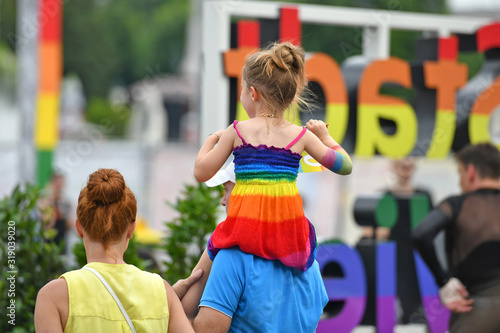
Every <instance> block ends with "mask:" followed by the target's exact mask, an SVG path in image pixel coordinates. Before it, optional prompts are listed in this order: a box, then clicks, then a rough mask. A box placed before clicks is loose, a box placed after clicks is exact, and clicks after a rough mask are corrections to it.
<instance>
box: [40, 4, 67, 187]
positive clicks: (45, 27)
mask: <svg viewBox="0 0 500 333" xmlns="http://www.w3.org/2000/svg"><path fill="white" fill-rule="evenodd" d="M62 8H63V7H62V1H60V0H39V15H38V17H39V26H40V35H39V38H40V45H39V49H38V68H39V71H38V96H37V101H36V115H35V129H34V130H35V133H34V140H35V147H36V149H37V155H38V156H37V181H38V185H39V186H41V187H43V186H45V184H46V183H47V182H48V180H49V179H50V176H51V173H52V156H53V152H54V148H55V147H56V145H57V141H58V136H59V131H58V128H59V107H60V87H61V78H62Z"/></svg>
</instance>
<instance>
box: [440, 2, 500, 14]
mask: <svg viewBox="0 0 500 333" xmlns="http://www.w3.org/2000/svg"><path fill="white" fill-rule="evenodd" d="M447 1H448V6H449V8H450V9H451V11H452V12H464V11H492V10H493V11H500V0H447Z"/></svg>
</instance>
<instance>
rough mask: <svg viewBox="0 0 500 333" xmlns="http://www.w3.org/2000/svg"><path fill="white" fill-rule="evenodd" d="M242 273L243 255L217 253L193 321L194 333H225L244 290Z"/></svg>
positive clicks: (243, 273) (233, 251)
mask: <svg viewBox="0 0 500 333" xmlns="http://www.w3.org/2000/svg"><path fill="white" fill-rule="evenodd" d="M245 269H246V265H245V261H244V254H243V253H242V252H241V251H240V250H237V249H225V250H221V251H219V252H218V254H217V256H216V257H215V259H214V262H213V264H212V269H211V271H210V276H209V277H208V281H207V284H206V286H205V290H204V292H203V296H202V298H201V302H200V311H199V312H198V315H197V316H196V318H195V321H194V328H195V332H203V333H204V332H210V333H212V332H214V333H226V332H228V330H229V328H230V327H231V323H232V316H233V315H234V313H235V312H236V311H237V310H238V306H239V303H240V300H241V297H242V295H243V291H244V290H245V285H246V277H247V275H248V274H246V273H245Z"/></svg>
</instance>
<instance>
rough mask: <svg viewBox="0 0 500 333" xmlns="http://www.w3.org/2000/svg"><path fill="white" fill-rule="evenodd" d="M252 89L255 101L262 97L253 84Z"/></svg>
mask: <svg viewBox="0 0 500 333" xmlns="http://www.w3.org/2000/svg"><path fill="white" fill-rule="evenodd" d="M250 90H251V91H252V101H254V102H256V101H258V100H259V98H260V95H259V93H258V92H257V90H255V88H254V87H253V86H252V87H250Z"/></svg>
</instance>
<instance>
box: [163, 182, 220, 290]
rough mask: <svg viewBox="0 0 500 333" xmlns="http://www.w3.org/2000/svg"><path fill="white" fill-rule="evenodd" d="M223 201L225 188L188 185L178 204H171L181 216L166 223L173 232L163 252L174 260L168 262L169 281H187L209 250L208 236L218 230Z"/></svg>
mask: <svg viewBox="0 0 500 333" xmlns="http://www.w3.org/2000/svg"><path fill="white" fill-rule="evenodd" d="M221 197H222V186H218V187H207V186H206V185H205V184H203V183H199V184H197V185H196V186H193V185H185V187H184V190H183V191H182V195H181V197H180V198H178V199H177V201H176V203H175V204H172V203H167V204H168V205H169V206H170V207H172V208H174V209H175V210H176V211H177V212H179V216H178V217H176V218H174V219H173V220H172V221H169V222H167V223H166V226H167V228H168V231H169V235H168V238H167V239H166V241H165V245H164V246H163V249H164V250H165V251H166V253H167V254H168V255H169V257H170V260H169V261H168V262H165V264H166V267H167V269H166V272H165V278H166V280H167V281H169V282H172V283H174V282H176V281H177V280H179V279H183V278H186V277H187V276H188V275H189V274H190V273H191V270H192V269H193V268H194V266H195V265H196V263H197V262H198V260H199V259H200V257H201V254H202V253H203V251H204V249H205V248H206V245H207V241H208V235H209V234H210V233H212V232H213V231H214V229H215V226H216V223H217V217H218V215H219V209H220V207H221V206H220V199H221Z"/></svg>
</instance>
